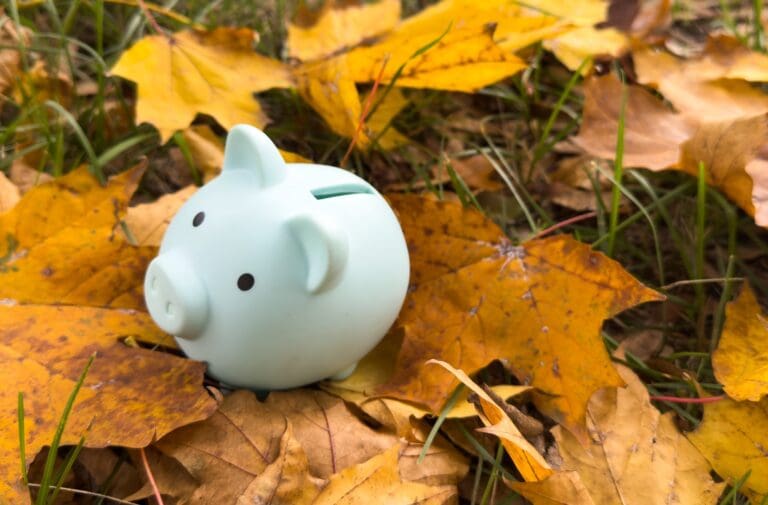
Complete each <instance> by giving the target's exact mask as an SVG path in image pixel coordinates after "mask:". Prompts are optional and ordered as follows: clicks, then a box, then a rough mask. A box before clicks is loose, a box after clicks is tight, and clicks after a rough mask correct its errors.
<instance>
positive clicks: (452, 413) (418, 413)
mask: <svg viewBox="0 0 768 505" xmlns="http://www.w3.org/2000/svg"><path fill="white" fill-rule="evenodd" d="M398 333H399V332H397V331H393V332H390V333H389V334H388V335H387V336H385V337H384V339H383V340H382V341H381V342H380V343H379V345H377V346H376V347H375V348H374V349H373V350H372V351H371V352H369V353H368V354H367V355H366V356H365V357H364V358H363V359H362V360H361V361H360V362H359V363H358V365H357V368H355V372H354V373H353V374H352V375H351V376H349V377H348V378H346V379H344V380H343V381H325V382H322V383H321V384H320V386H321V387H322V388H323V390H324V391H327V392H329V393H331V394H333V395H336V396H338V397H340V398H343V399H344V400H345V401H347V402H349V403H354V404H355V405H357V406H358V407H360V408H361V409H362V410H363V411H364V412H365V413H366V414H368V415H369V416H371V417H372V418H374V419H375V420H376V421H378V422H379V423H381V424H382V425H383V426H384V427H386V428H387V429H389V430H391V431H392V432H394V433H396V434H397V435H398V436H399V437H401V438H405V439H408V440H414V439H416V437H414V426H413V424H412V423H411V420H412V419H421V418H423V417H425V416H428V415H431V412H430V411H429V410H426V409H424V408H422V407H419V406H418V405H415V404H412V403H407V402H402V401H399V400H396V399H394V398H382V397H378V396H376V395H375V392H376V389H377V388H378V387H379V386H380V385H381V384H384V383H385V382H386V381H387V379H388V378H389V377H390V376H391V375H392V373H393V372H394V366H395V361H396V358H397V354H398V352H399V350H400V346H401V345H402V335H399V334H398ZM492 390H493V392H494V393H495V394H496V395H498V396H499V397H500V398H504V399H508V398H511V397H513V396H516V395H519V394H522V393H525V392H528V391H530V390H531V388H530V387H529V386H514V385H508V384H502V385H498V386H494V387H493V388H492ZM468 396H469V393H468V392H465V393H464V394H462V395H461V396H459V397H458V398H457V399H456V402H455V403H454V405H453V406H452V407H451V409H450V410H449V411H448V412H446V413H445V417H446V418H447V419H461V418H467V417H474V416H476V415H477V410H476V409H475V406H474V405H473V404H472V403H470V402H468V401H467V397H468Z"/></svg>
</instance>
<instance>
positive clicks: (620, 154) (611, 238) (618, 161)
mask: <svg viewBox="0 0 768 505" xmlns="http://www.w3.org/2000/svg"><path fill="white" fill-rule="evenodd" d="M626 108H627V85H626V83H624V78H623V76H622V79H621V108H620V109H619V124H618V127H617V131H616V155H615V156H614V160H615V161H614V167H613V178H614V183H613V191H612V192H611V213H610V217H609V221H608V246H607V248H606V254H608V256H609V257H611V258H612V257H613V254H614V251H615V249H616V233H617V232H616V227H617V226H618V224H619V205H620V204H621V189H620V186H621V179H622V175H623V174H624V116H625V113H626Z"/></svg>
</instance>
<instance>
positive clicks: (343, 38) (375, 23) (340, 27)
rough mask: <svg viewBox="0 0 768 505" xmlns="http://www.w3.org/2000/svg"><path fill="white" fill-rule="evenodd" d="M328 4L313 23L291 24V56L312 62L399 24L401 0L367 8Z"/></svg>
mask: <svg viewBox="0 0 768 505" xmlns="http://www.w3.org/2000/svg"><path fill="white" fill-rule="evenodd" d="M334 7H335V5H334V2H326V3H325V4H324V7H323V10H322V12H321V13H320V15H319V16H318V17H317V19H316V20H315V22H314V23H312V24H311V25H310V26H304V25H301V24H299V23H288V39H287V40H286V46H288V55H289V56H291V57H292V58H297V59H299V60H302V61H312V60H316V59H319V58H323V57H326V56H329V55H331V54H333V53H335V52H338V51H340V50H342V49H344V48H347V47H352V46H355V45H357V44H359V43H360V42H362V41H364V40H365V39H369V38H371V37H376V36H378V35H381V34H382V33H385V32H387V31H389V30H391V29H392V28H394V27H395V26H396V25H397V23H398V22H399V21H400V0H382V1H380V2H376V3H366V4H364V5H343V4H342V5H341V6H340V7H339V8H334Z"/></svg>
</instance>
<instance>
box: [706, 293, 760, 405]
mask: <svg viewBox="0 0 768 505" xmlns="http://www.w3.org/2000/svg"><path fill="white" fill-rule="evenodd" d="M712 367H713V368H714V369H715V377H717V380H718V381H719V382H720V383H721V384H722V385H723V387H724V389H725V392H726V393H728V396H730V397H731V398H733V399H734V400H750V401H759V400H760V399H761V398H762V397H763V396H765V395H766V393H768V320H767V319H766V317H765V316H764V315H763V314H762V310H761V309H760V305H759V304H758V303H757V299H756V298H755V293H754V292H753V291H752V288H750V287H749V284H745V285H744V288H743V289H742V291H741V294H740V295H739V297H738V298H736V299H735V300H734V301H732V302H731V303H729V304H728V306H727V308H726V312H725V325H724V326H723V333H722V336H721V337H720V343H719V345H718V346H717V350H716V351H715V352H714V354H712Z"/></svg>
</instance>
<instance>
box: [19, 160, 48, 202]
mask: <svg viewBox="0 0 768 505" xmlns="http://www.w3.org/2000/svg"><path fill="white" fill-rule="evenodd" d="M10 176H11V182H13V183H14V184H15V185H16V186H17V187H18V188H19V190H20V191H21V194H22V195H23V194H24V193H26V192H27V191H29V190H30V189H32V188H34V187H35V186H39V185H40V184H45V183H46V182H49V181H52V180H53V177H52V176H51V174H48V173H46V172H41V171H40V170H35V169H34V168H32V167H30V166H29V165H28V164H27V163H26V157H25V156H22V157H21V158H16V159H15V160H13V163H12V164H11V171H10Z"/></svg>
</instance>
